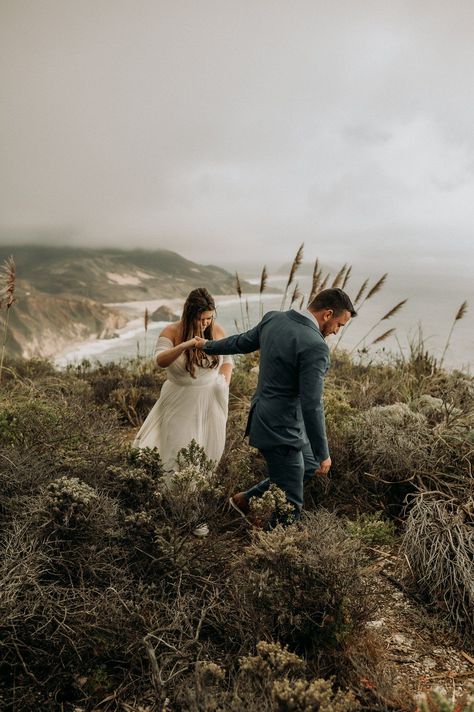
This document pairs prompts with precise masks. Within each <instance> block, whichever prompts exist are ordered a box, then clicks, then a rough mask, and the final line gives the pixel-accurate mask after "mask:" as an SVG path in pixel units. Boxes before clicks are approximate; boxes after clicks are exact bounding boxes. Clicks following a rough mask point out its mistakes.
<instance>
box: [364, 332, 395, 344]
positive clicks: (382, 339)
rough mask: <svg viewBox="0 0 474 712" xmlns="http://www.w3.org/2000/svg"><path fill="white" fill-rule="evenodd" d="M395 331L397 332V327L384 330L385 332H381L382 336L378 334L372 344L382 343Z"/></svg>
mask: <svg viewBox="0 0 474 712" xmlns="http://www.w3.org/2000/svg"><path fill="white" fill-rule="evenodd" d="M395 332H396V329H388V330H387V331H384V333H383V334H380V336H377V338H376V339H374V340H373V341H372V343H371V344H370V345H371V346H373V345H374V344H380V343H382V341H385V340H386V339H388V337H389V336H392V334H394V333H395Z"/></svg>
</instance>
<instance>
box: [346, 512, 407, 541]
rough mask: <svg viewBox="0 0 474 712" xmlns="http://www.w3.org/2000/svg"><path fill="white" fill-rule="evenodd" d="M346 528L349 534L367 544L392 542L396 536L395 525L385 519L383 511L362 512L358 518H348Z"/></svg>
mask: <svg viewBox="0 0 474 712" xmlns="http://www.w3.org/2000/svg"><path fill="white" fill-rule="evenodd" d="M345 528H346V531H347V532H348V534H349V536H351V537H353V538H354V539H357V540H359V541H361V542H362V543H363V544H366V545H367V546H370V545H373V544H391V543H393V540H394V537H395V525H394V523H393V522H392V521H388V520H386V519H383V515H382V512H374V513H373V514H361V515H359V516H357V518H356V519H354V520H350V519H347V520H346V522H345Z"/></svg>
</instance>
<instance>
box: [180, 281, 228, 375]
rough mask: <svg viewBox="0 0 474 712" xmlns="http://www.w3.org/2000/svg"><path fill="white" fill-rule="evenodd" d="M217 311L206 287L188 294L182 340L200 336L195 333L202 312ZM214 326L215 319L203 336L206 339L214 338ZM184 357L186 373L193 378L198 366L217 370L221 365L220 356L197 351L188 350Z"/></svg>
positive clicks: (183, 317)
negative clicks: (197, 320) (196, 323)
mask: <svg viewBox="0 0 474 712" xmlns="http://www.w3.org/2000/svg"><path fill="white" fill-rule="evenodd" d="M215 310H216V305H215V302H214V299H213V298H212V297H211V295H210V294H209V292H208V291H207V289H206V288H205V287H198V289H193V291H192V292H190V293H189V294H188V297H187V299H186V301H185V303H184V307H183V315H182V317H181V326H182V330H183V331H182V336H181V338H182V340H183V341H188V339H192V338H193V336H197V335H198V334H196V333H195V332H196V326H195V321H196V319H198V318H199V316H200V315H201V314H202V312H205V311H215ZM213 326H214V318H213V319H212V321H211V323H210V324H209V326H207V327H206V328H205V330H204V332H203V334H202V336H203V338H204V339H213V338H214V329H213ZM184 355H185V360H186V371H188V372H189V373H190V374H191V377H192V378H196V376H195V368H196V366H202V367H203V368H217V367H218V365H219V356H208V355H207V354H205V353H203V352H202V351H199V350H197V349H188V350H187V351H185V352H184Z"/></svg>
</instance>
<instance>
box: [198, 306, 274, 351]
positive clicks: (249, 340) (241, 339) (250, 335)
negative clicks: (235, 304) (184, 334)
mask: <svg viewBox="0 0 474 712" xmlns="http://www.w3.org/2000/svg"><path fill="white" fill-rule="evenodd" d="M273 313H274V312H268V314H265V316H264V317H263V319H262V321H261V322H260V323H259V324H257V326H254V327H253V328H252V329H249V330H248V331H244V333H243V334H235V335H234V336H227V337H226V338H225V339H218V340H217V341H216V340H215V339H214V340H212V341H205V340H204V339H200V338H197V339H196V342H197V343H196V346H197V348H202V350H203V351H204V352H205V353H206V354H211V355H214V354H216V355H217V354H222V355H225V354H249V353H251V352H252V351H258V349H259V348H260V330H261V328H262V325H263V324H265V322H266V321H268V319H269V318H270V316H271V315H272V314H273Z"/></svg>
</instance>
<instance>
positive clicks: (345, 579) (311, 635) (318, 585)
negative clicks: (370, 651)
mask: <svg viewBox="0 0 474 712" xmlns="http://www.w3.org/2000/svg"><path fill="white" fill-rule="evenodd" d="M361 558H362V557H361V553H360V549H359V545H358V544H357V542H354V540H352V539H350V538H349V537H348V536H347V534H346V533H345V532H344V529H343V528H342V526H341V524H340V523H339V522H338V520H337V518H336V517H335V516H334V515H332V514H330V513H329V512H327V511H325V510H318V511H315V512H311V513H307V514H306V515H305V516H304V518H303V522H302V523H301V524H295V525H293V526H291V527H287V528H283V527H281V526H278V527H276V528H275V529H274V530H273V531H270V532H261V531H257V532H255V533H254V534H253V537H252V543H251V544H250V546H248V547H247V548H246V549H245V551H244V552H243V555H242V558H241V559H239V561H238V563H237V564H236V575H239V572H240V571H241V570H242V568H243V569H245V571H246V577H245V581H242V585H241V587H242V589H243V593H244V594H245V595H246V597H247V599H248V605H249V606H251V607H252V608H253V609H254V610H255V611H258V612H259V626H260V629H261V630H262V631H263V630H269V631H273V633H274V634H275V635H276V636H277V637H278V639H279V640H281V641H282V642H285V643H287V644H289V645H290V646H291V647H293V648H294V649H297V650H298V649H299V650H306V651H312V652H313V653H314V652H315V651H317V652H318V654H321V652H322V651H323V650H326V651H329V650H330V651H332V652H335V651H336V650H339V651H340V650H341V649H342V647H343V644H344V639H345V637H346V636H347V635H348V634H349V633H350V632H351V631H352V630H354V628H355V627H357V626H359V625H361V623H362V622H363V621H364V620H365V619H366V616H368V603H367V597H366V596H365V593H366V592H365V588H364V585H363V582H362V578H361V576H360V573H359V572H360V568H361Z"/></svg>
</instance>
